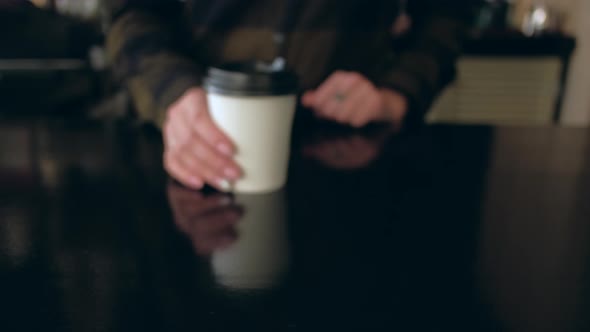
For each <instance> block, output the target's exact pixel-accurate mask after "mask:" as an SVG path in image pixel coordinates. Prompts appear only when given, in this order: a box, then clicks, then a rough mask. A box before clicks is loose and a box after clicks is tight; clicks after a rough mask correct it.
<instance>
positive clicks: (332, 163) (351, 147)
mask: <svg viewBox="0 0 590 332" xmlns="http://www.w3.org/2000/svg"><path fill="white" fill-rule="evenodd" d="M380 151H381V142H380V140H377V139H371V138H368V137H364V136H361V135H353V136H350V137H340V138H333V139H329V140H324V141H321V142H319V143H314V144H311V145H308V146H306V147H305V148H304V150H303V153H304V155H305V156H307V157H311V158H313V159H315V160H317V161H319V162H321V163H322V164H323V165H325V166H327V167H331V168H336V169H359V168H363V167H366V166H368V165H369V164H370V163H371V162H372V161H373V160H375V159H376V158H377V157H378V156H379V153H380Z"/></svg>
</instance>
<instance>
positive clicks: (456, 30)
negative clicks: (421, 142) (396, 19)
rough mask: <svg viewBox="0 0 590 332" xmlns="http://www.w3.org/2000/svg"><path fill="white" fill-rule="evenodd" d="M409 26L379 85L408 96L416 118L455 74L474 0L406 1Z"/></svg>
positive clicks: (412, 114) (471, 15)
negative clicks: (408, 31) (405, 40)
mask: <svg viewBox="0 0 590 332" xmlns="http://www.w3.org/2000/svg"><path fill="white" fill-rule="evenodd" d="M408 3H409V8H408V10H409V14H410V16H411V17H412V21H413V27H412V30H411V31H410V33H409V36H408V40H409V42H408V44H407V47H406V48H404V50H403V51H402V52H400V53H398V54H397V55H396V56H394V57H393V59H394V60H393V61H392V64H391V65H390V66H389V69H388V70H386V71H385V73H386V74H385V77H383V78H382V82H381V83H382V85H383V86H385V87H389V88H392V89H394V90H397V91H400V92H401V93H402V94H404V95H406V97H408V100H409V102H410V105H411V111H410V112H411V113H410V116H415V117H420V118H422V116H423V115H424V113H425V112H426V111H427V110H428V108H429V107H430V106H431V104H432V102H433V100H434V98H435V97H436V96H437V95H438V94H439V93H440V91H441V90H442V89H443V88H444V87H445V86H446V85H447V84H449V83H450V82H451V81H452V80H453V79H454V77H455V63H456V61H457V58H458V57H459V55H460V53H461V48H462V41H463V40H464V39H465V38H466V37H467V33H468V30H469V26H470V23H471V19H472V18H473V13H474V10H475V8H476V1H473V0H458V1H452V2H451V1H440V0H422V1H409V2H408Z"/></svg>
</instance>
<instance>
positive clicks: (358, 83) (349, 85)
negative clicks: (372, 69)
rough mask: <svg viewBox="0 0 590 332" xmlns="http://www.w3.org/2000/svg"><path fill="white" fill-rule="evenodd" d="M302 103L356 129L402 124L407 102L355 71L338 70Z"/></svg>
mask: <svg viewBox="0 0 590 332" xmlns="http://www.w3.org/2000/svg"><path fill="white" fill-rule="evenodd" d="M302 104H303V106H305V107H308V108H311V109H313V110H314V112H315V113H316V114H317V115H318V116H320V117H322V118H326V119H329V120H333V121H337V122H340V123H342V124H347V125H351V126H353V127H363V126H365V125H367V124H368V123H370V122H393V123H395V124H400V123H401V122H402V121H403V118H404V117H405V115H406V113H407V111H408V101H407V99H406V97H404V96H403V95H401V94H400V93H398V92H396V91H393V90H390V89H379V88H377V87H376V86H375V85H373V83H371V81H369V80H368V79H367V78H365V77H364V76H363V75H361V74H359V73H356V72H346V71H337V72H335V73H334V74H332V75H331V76H330V77H329V78H328V79H327V80H326V81H325V82H324V83H322V85H321V86H320V87H319V88H318V89H317V90H315V91H308V92H306V93H305V94H304V95H303V98H302Z"/></svg>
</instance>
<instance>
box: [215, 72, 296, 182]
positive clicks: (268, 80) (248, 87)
mask: <svg viewBox="0 0 590 332" xmlns="http://www.w3.org/2000/svg"><path fill="white" fill-rule="evenodd" d="M204 87H205V89H206V90H207V100H208V103H209V111H210V113H211V116H212V118H213V120H214V121H215V123H216V124H217V126H218V127H219V128H220V129H221V130H223V131H224V132H225V133H226V134H227V135H228V136H229V138H230V139H231V140H232V141H233V142H234V144H235V145H236V148H237V154H236V161H237V162H238V164H239V165H240V166H241V167H242V168H243V172H244V177H243V178H242V179H240V180H238V181H237V182H236V183H235V184H234V188H233V189H234V191H235V192H242V193H264V192H271V191H275V190H278V189H280V188H282V187H283V186H284V185H285V183H286V181H287V168H288V163H289V155H290V145H291V131H292V127H293V118H294V115H295V109H296V105H297V87H298V84H297V79H296V76H295V75H294V74H293V73H291V72H288V71H274V70H273V69H272V68H269V67H266V66H259V65H256V64H255V63H252V64H229V65H225V66H220V67H215V68H211V69H209V72H208V76H207V78H206V79H205V82H204Z"/></svg>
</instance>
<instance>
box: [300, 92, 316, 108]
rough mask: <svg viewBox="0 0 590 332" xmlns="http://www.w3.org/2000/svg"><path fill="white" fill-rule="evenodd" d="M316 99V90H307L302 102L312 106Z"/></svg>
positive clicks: (304, 104)
mask: <svg viewBox="0 0 590 332" xmlns="http://www.w3.org/2000/svg"><path fill="white" fill-rule="evenodd" d="M314 101H315V92H314V91H307V92H306V93H304V94H303V96H302V97H301V104H302V105H303V106H305V107H312V106H313V104H314Z"/></svg>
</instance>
